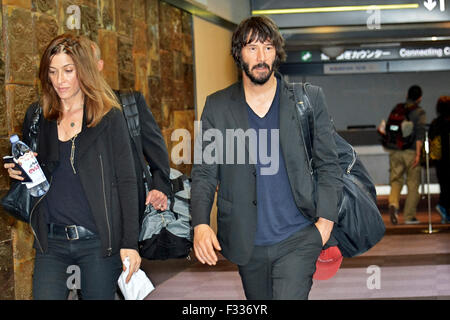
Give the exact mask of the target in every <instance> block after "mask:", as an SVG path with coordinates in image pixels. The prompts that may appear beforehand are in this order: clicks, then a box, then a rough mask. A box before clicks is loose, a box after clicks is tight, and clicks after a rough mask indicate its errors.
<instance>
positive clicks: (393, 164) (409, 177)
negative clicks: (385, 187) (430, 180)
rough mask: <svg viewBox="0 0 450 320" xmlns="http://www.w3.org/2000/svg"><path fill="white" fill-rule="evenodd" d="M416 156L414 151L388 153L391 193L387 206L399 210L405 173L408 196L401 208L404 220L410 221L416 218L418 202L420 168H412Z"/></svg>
mask: <svg viewBox="0 0 450 320" xmlns="http://www.w3.org/2000/svg"><path fill="white" fill-rule="evenodd" d="M415 156H416V151H415V150H392V151H389V165H390V172H389V176H390V179H389V180H390V185H391V193H390V195H389V205H393V206H394V207H396V208H399V207H400V205H399V202H400V192H401V190H402V187H403V184H404V181H405V180H404V175H405V173H406V186H407V188H408V195H407V196H406V202H405V207H404V208H403V216H404V218H405V220H411V219H412V218H414V217H416V209H417V204H418V203H419V200H420V195H419V185H420V180H421V177H420V173H421V167H420V165H417V166H416V167H414V168H412V167H411V165H412V164H413V162H414V158H415Z"/></svg>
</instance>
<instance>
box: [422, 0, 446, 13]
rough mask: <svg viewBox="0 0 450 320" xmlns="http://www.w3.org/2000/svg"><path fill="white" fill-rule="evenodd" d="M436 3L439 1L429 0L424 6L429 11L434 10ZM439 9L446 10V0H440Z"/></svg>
mask: <svg viewBox="0 0 450 320" xmlns="http://www.w3.org/2000/svg"><path fill="white" fill-rule="evenodd" d="M436 4H437V3H436V1H434V0H427V1H424V2H423V5H424V7H425V8H427V10H428V11H433V10H434V8H435V7H436ZM439 10H440V11H445V0H439Z"/></svg>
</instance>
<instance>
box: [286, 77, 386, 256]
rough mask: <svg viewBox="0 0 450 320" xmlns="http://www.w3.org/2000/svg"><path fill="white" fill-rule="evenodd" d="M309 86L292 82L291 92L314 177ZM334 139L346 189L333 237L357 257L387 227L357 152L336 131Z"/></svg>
mask: <svg viewBox="0 0 450 320" xmlns="http://www.w3.org/2000/svg"><path fill="white" fill-rule="evenodd" d="M307 85H308V84H302V83H293V84H291V90H292V91H293V92H294V96H295V99H296V101H297V103H296V106H297V114H298V120H299V125H300V128H301V130H300V132H301V136H302V139H303V144H304V146H305V151H306V154H307V156H308V160H309V161H308V163H309V169H310V172H311V174H312V175H313V176H314V163H313V157H312V150H313V149H312V148H313V145H312V142H313V136H314V110H313V108H312V106H311V104H310V101H309V98H308V95H307V92H306V89H305V86H307ZM333 138H334V141H335V143H336V147H337V153H338V157H339V166H340V167H341V168H342V181H343V184H344V187H343V194H342V199H341V202H340V203H339V214H338V222H337V223H336V224H335V225H334V227H333V231H332V233H331V235H332V236H333V237H334V238H335V239H336V240H337V241H338V245H337V246H338V247H339V249H340V251H341V253H342V255H343V256H344V257H354V256H357V255H360V254H362V253H364V252H366V251H367V250H369V249H370V248H372V247H373V246H374V245H375V244H377V243H378V242H379V241H380V240H381V238H382V237H383V236H384V233H385V231H386V227H385V225H384V222H383V219H382V217H381V214H380V211H379V210H378V207H377V194H376V189H375V185H374V184H373V182H372V178H371V177H370V175H369V173H368V172H367V170H366V168H365V167H364V165H363V164H362V162H361V161H360V159H359V158H358V156H357V154H356V151H355V150H354V148H353V147H352V146H351V145H350V144H349V143H348V142H347V141H345V139H344V138H342V137H341V136H340V135H339V134H338V133H337V132H336V130H333Z"/></svg>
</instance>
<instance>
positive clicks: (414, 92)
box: [407, 85, 422, 101]
mask: <svg viewBox="0 0 450 320" xmlns="http://www.w3.org/2000/svg"><path fill="white" fill-rule="evenodd" d="M421 96H422V89H421V88H420V87H419V86H418V85H413V86H411V87H410V88H409V90H408V97H407V98H408V100H412V101H416V100H417V99H419V98H420V97H421Z"/></svg>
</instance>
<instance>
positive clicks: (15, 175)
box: [3, 163, 24, 181]
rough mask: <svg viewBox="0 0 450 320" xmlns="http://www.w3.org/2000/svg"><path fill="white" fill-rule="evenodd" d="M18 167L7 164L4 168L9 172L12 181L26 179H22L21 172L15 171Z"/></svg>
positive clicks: (13, 164)
mask: <svg viewBox="0 0 450 320" xmlns="http://www.w3.org/2000/svg"><path fill="white" fill-rule="evenodd" d="M15 166H16V164H15V163H5V164H4V165H3V167H4V168H5V169H6V170H8V175H9V177H10V178H12V179H16V180H19V181H22V180H24V177H22V173H21V172H20V171H19V170H15V169H14V167H15Z"/></svg>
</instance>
